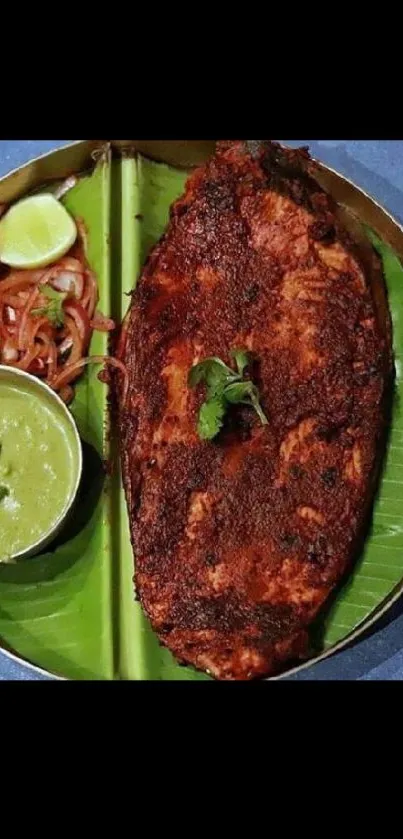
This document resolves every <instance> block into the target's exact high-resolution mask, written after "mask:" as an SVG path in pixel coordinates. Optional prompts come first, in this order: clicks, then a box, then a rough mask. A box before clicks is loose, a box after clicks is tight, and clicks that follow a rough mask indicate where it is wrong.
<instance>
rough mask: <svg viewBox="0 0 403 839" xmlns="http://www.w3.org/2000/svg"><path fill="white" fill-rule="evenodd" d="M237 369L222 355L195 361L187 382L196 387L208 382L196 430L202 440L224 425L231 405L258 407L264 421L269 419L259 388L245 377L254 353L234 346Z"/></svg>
mask: <svg viewBox="0 0 403 839" xmlns="http://www.w3.org/2000/svg"><path fill="white" fill-rule="evenodd" d="M231 356H232V357H233V358H234V360H235V363H236V366H237V368H238V372H235V371H234V370H232V369H231V368H230V367H228V366H227V365H226V364H224V362H223V361H221V359H220V358H216V357H215V356H213V357H211V358H206V359H204V361H200V362H199V363H198V364H195V365H194V366H193V367H192V369H191V370H190V372H189V376H188V384H189V386H190V387H196V386H197V385H198V384H200V383H201V382H204V384H205V385H206V399H205V401H204V402H203V404H202V406H201V408H200V411H199V420H198V425H197V430H198V434H199V437H200V438H201V439H202V440H212V439H213V438H214V437H215V436H216V435H217V434H218V432H219V431H220V429H221V428H222V425H223V420H224V416H225V414H226V411H227V409H228V406H229V405H231V404H232V405H234V404H243V405H250V406H251V407H252V408H254V410H255V411H256V413H257V415H258V417H259V419H260V421H261V423H262V425H267V424H268V420H267V417H266V416H265V414H264V412H263V410H262V407H261V405H260V402H259V391H258V388H257V387H256V385H254V384H253V382H251V381H250V380H249V379H247V380H245V379H242V377H243V374H244V371H245V368H246V367H247V366H248V365H249V364H250V362H251V358H252V356H251V353H249V352H247V351H246V350H241V349H237V350H233V351H232V352H231Z"/></svg>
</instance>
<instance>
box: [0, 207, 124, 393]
mask: <svg viewBox="0 0 403 839" xmlns="http://www.w3.org/2000/svg"><path fill="white" fill-rule="evenodd" d="M77 229H78V239H77V241H76V243H75V245H74V246H73V248H72V249H71V251H70V252H69V254H68V255H67V256H65V257H63V258H62V259H60V260H59V261H58V262H55V263H54V264H53V265H50V266H48V267H46V268H44V269H40V270H35V271H31V270H15V269H8V270H7V273H5V274H4V276H3V277H2V278H0V362H1V363H2V364H7V365H10V366H13V367H17V368H20V369H23V370H26V371H27V372H28V373H32V375H35V376H39V377H41V378H42V379H44V380H45V381H46V382H47V383H48V384H49V385H50V387H51V388H53V390H55V391H56V392H58V393H59V395H60V396H61V398H62V399H63V400H64V401H65V402H66V403H68V402H71V400H72V399H73V397H74V390H73V387H72V385H73V383H74V382H75V381H76V379H77V378H78V377H79V376H80V375H81V373H82V371H83V369H84V368H85V366H86V365H88V364H91V363H95V364H102V365H104V371H101V372H100V373H99V378H100V379H101V380H103V381H105V376H107V373H106V371H107V370H108V368H110V367H112V368H114V369H116V370H118V371H119V373H120V374H121V375H122V377H123V394H124V396H125V395H126V391H127V374H126V369H125V367H124V365H123V364H122V362H120V361H118V360H117V359H115V358H113V357H110V356H99V355H96V356H89V355H88V349H89V345H90V342H91V338H92V334H93V332H94V331H100V332H112V331H113V330H114V329H115V323H114V321H113V320H111V318H108V317H105V316H104V315H103V314H101V313H100V312H98V311H97V310H96V307H97V303H98V287H97V283H96V279H95V276H94V274H93V272H92V271H91V270H90V268H89V266H88V264H87V262H86V259H85V256H84V252H85V228H84V226H83V224H82V223H81V222H78V223H77ZM47 289H49V291H47ZM58 295H60V298H58Z"/></svg>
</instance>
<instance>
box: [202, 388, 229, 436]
mask: <svg viewBox="0 0 403 839" xmlns="http://www.w3.org/2000/svg"><path fill="white" fill-rule="evenodd" d="M224 416H225V400H224V399H223V397H222V396H214V397H212V398H211V399H209V400H207V401H206V402H203V405H202V406H201V408H200V412H199V421H198V424H197V431H198V434H199V437H200V438H201V439H202V440H212V439H213V437H215V436H216V434H218V432H219V431H220V429H221V428H222V424H223V419H224Z"/></svg>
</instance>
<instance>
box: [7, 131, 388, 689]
mask: <svg viewBox="0 0 403 839" xmlns="http://www.w3.org/2000/svg"><path fill="white" fill-rule="evenodd" d="M68 142H70V141H69V140H1V141H0V176H2V175H3V174H5V173H6V172H9V171H10V170H11V169H14V168H16V167H18V166H21V164H23V163H25V162H26V161H27V160H29V159H30V158H32V157H36V156H37V155H39V154H42V153H44V152H46V151H48V150H50V149H53V148H57V147H58V146H61V145H65V144H66V143H68ZM284 142H286V143H290V144H292V145H309V147H310V149H311V152H312V154H313V155H314V156H315V157H317V158H319V159H320V160H323V161H324V162H325V163H327V164H328V165H329V166H331V167H332V168H334V169H337V170H338V171H339V172H342V173H343V174H345V175H347V176H348V177H349V178H351V179H352V180H353V181H355V182H356V183H357V184H358V185H360V186H362V187H363V188H364V189H365V190H366V191H367V192H369V193H370V194H371V195H373V196H374V197H375V198H377V199H378V201H379V202H380V203H381V204H383V205H384V206H385V207H386V208H387V209H388V210H390V211H391V212H392V213H393V214H394V215H395V216H396V217H397V218H398V219H399V220H400V221H403V140H382V141H379V140H320V141H318V140H285V141H284ZM42 678H47V677H45V676H42V675H40V674H38V673H36V672H34V671H32V670H31V669H29V668H26V667H24V666H22V665H19V664H15V663H14V662H13V661H12V660H10V659H8V658H7V657H6V656H5V655H3V654H2V653H0V680H7V679H12V680H26V679H42ZM290 678H292V679H297V680H306V679H331V680H337V679H353V680H357V679H358V680H361V679H375V680H377V679H378V680H379V679H387V680H399V679H403V598H402V600H401V601H399V603H397V604H396V605H395V606H394V607H393V609H392V610H391V611H390V612H389V614H388V615H387V616H386V617H385V618H384V619H383V620H382V621H381V622H380V623H379V624H377V625H376V627H375V628H374V629H373V630H372V631H371V632H370V633H369V634H368V637H366V638H365V639H364V640H361V641H360V642H358V643H356V644H355V645H354V646H353V647H352V648H351V649H348V650H345V651H344V652H342V653H338V654H336V655H334V656H333V657H331V658H330V659H328V660H327V661H325V662H322V663H320V664H317V665H315V666H314V667H312V668H309V669H308V670H307V671H304V672H302V673H300V674H299V675H297V676H293V677H290Z"/></svg>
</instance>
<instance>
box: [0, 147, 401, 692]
mask: <svg viewBox="0 0 403 839" xmlns="http://www.w3.org/2000/svg"><path fill="white" fill-rule="evenodd" d="M105 142H110V143H111V146H112V148H113V149H114V150H115V152H116V153H117V154H123V155H124V154H125V153H127V152H128V153H132V152H133V151H139V152H140V153H142V154H144V155H146V156H148V157H150V158H152V159H154V160H157V161H160V162H164V163H167V164H170V165H173V166H176V167H178V168H185V169H188V168H190V167H191V166H194V165H197V164H199V163H200V162H202V161H203V160H204V159H206V158H207V157H208V156H209V154H211V152H212V151H213V149H214V144H215V141H194V140H190V141H184V140H178V141H160V140H149V141H147V140H141V141H136V140H113V141H105V140H85V141H76V142H73V143H70V144H68V145H67V146H64V147H62V148H61V149H58V150H57V151H52V152H49V153H47V154H44V155H41V156H40V157H38V158H35V159H33V160H31V161H29V162H28V163H26V164H25V165H24V166H22V167H20V168H18V169H15V170H13V171H12V172H10V173H9V174H8V175H6V176H4V177H3V178H1V179H0V203H9V202H12V201H15V200H16V199H18V198H19V197H21V196H22V195H24V194H26V193H27V192H31V191H33V190H35V189H36V188H38V187H39V186H41V185H43V184H44V183H45V182H46V181H48V180H53V179H59V178H65V177H67V176H68V175H70V174H73V173H79V172H83V171H85V170H87V169H88V168H89V167H90V166H91V164H92V162H93V159H94V156H96V155H97V152H98V151H99V150H100V149H101V148H102V147H103V146H104V144H105ZM316 163H317V164H318V168H319V177H318V180H319V181H320V183H321V184H322V186H323V187H324V188H325V189H326V190H327V191H329V192H330V193H331V194H332V195H333V196H334V198H335V199H336V200H337V201H338V203H340V204H341V205H343V206H345V207H346V208H347V209H349V210H350V211H352V212H353V213H355V214H356V215H357V216H358V217H359V218H360V219H361V220H362V221H363V222H365V223H366V224H368V225H369V226H371V227H372V228H373V229H374V230H375V231H376V232H377V233H378V235H379V236H380V237H381V238H383V239H384V240H385V241H386V242H388V244H390V246H391V247H392V248H393V249H394V250H395V251H396V253H397V254H398V255H399V256H400V258H401V259H403V228H402V226H401V225H400V223H399V222H398V221H397V220H396V219H395V218H394V217H393V216H392V215H391V214H390V213H389V212H388V211H387V210H386V209H385V208H384V207H382V206H381V204H380V203H379V202H377V201H376V200H374V199H373V198H371V196H370V195H369V194H367V193H366V192H365V191H364V190H363V189H361V188H359V187H358V186H357V185H356V184H355V183H353V181H351V180H350V179H349V178H347V177H345V176H343V175H341V174H339V173H338V172H337V171H335V170H334V169H332V168H331V167H328V166H326V165H324V164H322V163H320V162H319V161H316ZM402 593H403V580H402V581H401V582H400V583H399V585H398V586H396V588H395V589H394V590H393V592H392V593H391V594H390V595H389V596H388V597H387V598H385V600H384V601H383V603H382V604H380V605H379V606H378V607H377V608H376V609H375V610H374V612H373V613H372V614H371V615H370V616H369V617H368V618H367V619H366V620H364V621H363V622H362V623H361V624H360V625H359V627H358V628H357V629H356V630H354V631H353V632H351V633H350V634H349V635H347V636H346V638H344V639H343V640H342V641H340V642H339V643H337V644H335V645H334V646H333V647H332V648H330V649H328V650H327V651H326V652H323V653H321V654H320V655H318V656H315V657H314V658H312V659H310V660H309V661H307V662H305V663H303V664H301V665H299V666H298V667H295V668H293V669H292V670H288V671H287V672H285V673H283V674H281V675H280V676H276V677H272V680H279V679H284V678H288V677H290V676H293V675H295V674H297V673H299V672H301V671H305V670H307V669H308V668H310V667H312V666H313V665H314V664H316V663H318V662H320V661H324V660H325V659H327V658H329V657H330V656H332V655H334V654H335V653H336V652H340V651H341V650H343V649H346V648H347V647H349V646H351V645H352V644H353V643H354V642H356V641H357V640H358V639H359V638H360V637H362V636H363V635H364V633H367V631H368V629H369V628H370V627H373V626H374V624H375V623H376V622H377V621H378V620H379V618H380V617H381V616H382V615H385V613H386V612H387V611H388V610H389V609H390V608H391V606H392V605H393V604H394V603H395V602H396V601H397V599H398V598H399V597H400V596H401V594H402ZM3 652H4V654H5V655H6V656H7V657H8V658H9V659H10V660H11V661H12V662H14V663H15V664H20V665H22V666H23V667H24V670H25V671H26V672H27V673H31V674H32V678H43V677H45V678H46V677H51V678H56V679H60V678H61V677H59V676H54V675H53V674H50V673H47V672H46V671H44V670H41V668H39V667H37V666H35V665H34V664H31V663H30V662H25V661H24V660H23V659H21V658H20V657H18V656H16V655H15V654H14V653H13V652H11V651H9V650H3ZM27 677H28V676H27Z"/></svg>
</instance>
